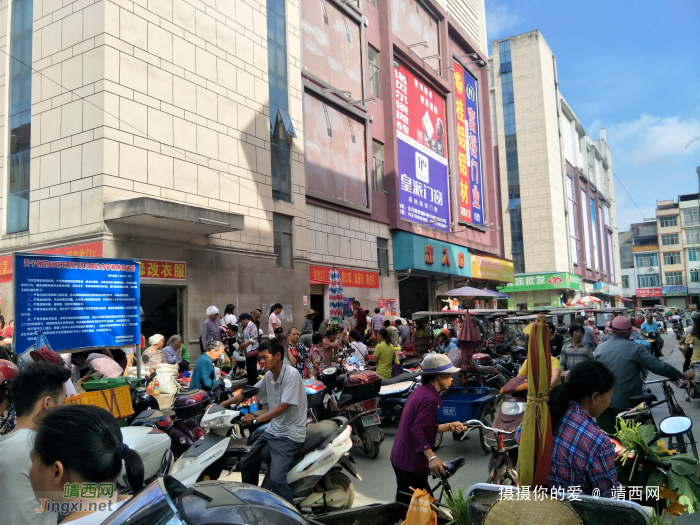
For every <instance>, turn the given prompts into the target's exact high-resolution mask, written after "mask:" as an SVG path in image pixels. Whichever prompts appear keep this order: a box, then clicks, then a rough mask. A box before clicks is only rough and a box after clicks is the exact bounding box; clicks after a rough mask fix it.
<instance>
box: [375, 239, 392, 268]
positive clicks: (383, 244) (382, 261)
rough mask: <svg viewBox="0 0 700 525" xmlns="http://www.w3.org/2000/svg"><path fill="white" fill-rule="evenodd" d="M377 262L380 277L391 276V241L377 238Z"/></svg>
mask: <svg viewBox="0 0 700 525" xmlns="http://www.w3.org/2000/svg"><path fill="white" fill-rule="evenodd" d="M377 262H378V263H379V275H380V276H381V277H386V276H387V275H389V241H387V240H386V239H381V238H379V237H377Z"/></svg>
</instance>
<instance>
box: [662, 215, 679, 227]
mask: <svg viewBox="0 0 700 525" xmlns="http://www.w3.org/2000/svg"><path fill="white" fill-rule="evenodd" d="M659 226H660V227H661V228H670V227H671V226H678V215H673V216H671V217H661V218H660V219H659Z"/></svg>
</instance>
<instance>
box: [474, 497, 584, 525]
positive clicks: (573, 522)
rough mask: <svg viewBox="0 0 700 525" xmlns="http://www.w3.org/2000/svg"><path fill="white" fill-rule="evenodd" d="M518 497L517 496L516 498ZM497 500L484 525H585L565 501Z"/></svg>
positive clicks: (487, 514)
mask: <svg viewBox="0 0 700 525" xmlns="http://www.w3.org/2000/svg"><path fill="white" fill-rule="evenodd" d="M516 497H517V496H516ZM531 497H532V498H533V499H531V500H517V499H515V498H514V499H513V501H510V500H504V499H503V500H497V501H496V502H495V503H494V504H493V505H491V508H490V509H489V510H488V512H487V513H486V517H485V518H484V525H503V524H504V523H507V524H508V525H530V524H532V523H537V524H538V525H583V521H581V518H579V516H578V514H576V511H575V510H574V509H572V508H571V507H570V506H569V505H567V504H566V503H565V502H564V501H560V500H557V499H549V498H546V499H544V500H537V501H534V496H531Z"/></svg>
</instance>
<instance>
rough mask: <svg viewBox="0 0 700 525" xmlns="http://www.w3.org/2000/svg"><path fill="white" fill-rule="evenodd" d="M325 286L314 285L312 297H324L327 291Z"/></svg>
mask: <svg viewBox="0 0 700 525" xmlns="http://www.w3.org/2000/svg"><path fill="white" fill-rule="evenodd" d="M323 287H324V285H323V284H312V285H311V292H309V293H310V295H323V294H324V293H325V290H324V289H323Z"/></svg>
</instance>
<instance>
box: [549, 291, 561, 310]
mask: <svg viewBox="0 0 700 525" xmlns="http://www.w3.org/2000/svg"><path fill="white" fill-rule="evenodd" d="M549 306H554V307H559V306H561V297H560V296H559V292H550V293H549Z"/></svg>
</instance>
